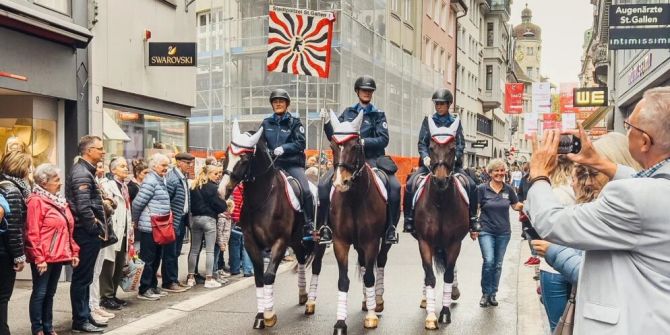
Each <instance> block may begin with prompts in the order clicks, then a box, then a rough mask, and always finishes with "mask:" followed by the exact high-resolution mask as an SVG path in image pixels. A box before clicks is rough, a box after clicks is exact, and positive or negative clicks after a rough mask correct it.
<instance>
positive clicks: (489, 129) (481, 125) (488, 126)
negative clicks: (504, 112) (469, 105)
mask: <svg viewBox="0 0 670 335" xmlns="http://www.w3.org/2000/svg"><path fill="white" fill-rule="evenodd" d="M477 131H478V132H480V133H482V134H486V135H489V136H492V135H493V123H492V122H491V120H489V119H487V118H486V117H485V116H483V115H481V114H477Z"/></svg>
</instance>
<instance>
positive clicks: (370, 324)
mask: <svg viewBox="0 0 670 335" xmlns="http://www.w3.org/2000/svg"><path fill="white" fill-rule="evenodd" d="M378 325H379V318H378V317H377V316H376V315H372V316H366V317H365V322H364V323H363V327H365V329H375V328H377V326H378Z"/></svg>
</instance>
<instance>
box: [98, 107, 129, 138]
mask: <svg viewBox="0 0 670 335" xmlns="http://www.w3.org/2000/svg"><path fill="white" fill-rule="evenodd" d="M102 115H103V118H102V134H103V135H104V136H105V140H108V141H124V142H130V137H128V135H126V133H125V132H124V131H123V129H121V127H119V125H118V124H117V123H116V122H115V121H114V120H113V119H112V118H111V117H110V116H109V115H107V113H105V112H103V113H102Z"/></svg>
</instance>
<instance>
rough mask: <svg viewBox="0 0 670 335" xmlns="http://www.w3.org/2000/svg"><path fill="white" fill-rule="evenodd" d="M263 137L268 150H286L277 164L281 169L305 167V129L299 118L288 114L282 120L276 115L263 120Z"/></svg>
mask: <svg viewBox="0 0 670 335" xmlns="http://www.w3.org/2000/svg"><path fill="white" fill-rule="evenodd" d="M263 137H264V138H265V141H266V142H267V145H268V149H270V151H271V152H272V151H274V149H275V148H277V147H280V146H281V147H282V148H284V154H283V155H281V156H279V157H278V158H277V160H276V161H275V164H276V165H278V166H280V167H291V166H299V167H305V127H303V126H302V122H300V119H299V118H296V117H293V116H292V115H291V113H288V112H286V113H285V114H284V115H283V116H282V118H281V119H278V117H277V116H276V115H275V114H272V115H271V116H269V117H267V118H265V120H263Z"/></svg>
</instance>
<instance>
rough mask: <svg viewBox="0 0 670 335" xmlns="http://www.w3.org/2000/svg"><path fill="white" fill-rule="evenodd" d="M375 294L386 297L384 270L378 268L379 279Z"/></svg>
mask: <svg viewBox="0 0 670 335" xmlns="http://www.w3.org/2000/svg"><path fill="white" fill-rule="evenodd" d="M375 279H376V280H375V294H377V295H378V296H383V295H384V268H377V278H375Z"/></svg>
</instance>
